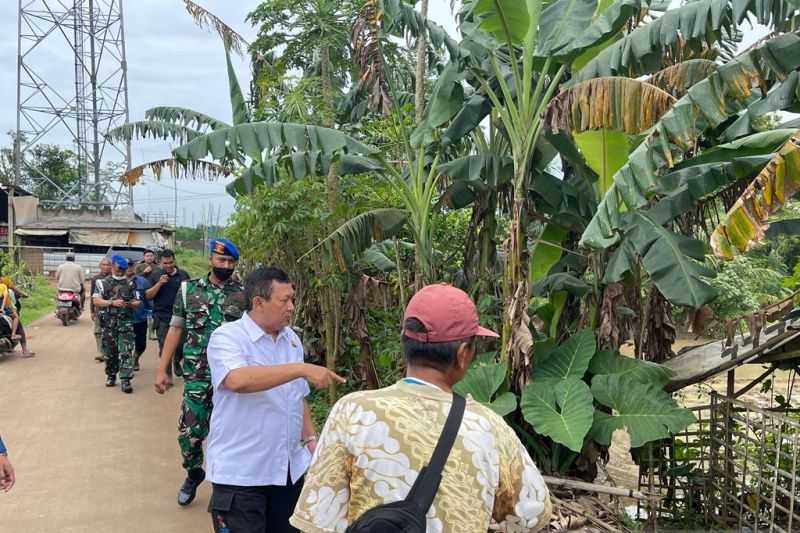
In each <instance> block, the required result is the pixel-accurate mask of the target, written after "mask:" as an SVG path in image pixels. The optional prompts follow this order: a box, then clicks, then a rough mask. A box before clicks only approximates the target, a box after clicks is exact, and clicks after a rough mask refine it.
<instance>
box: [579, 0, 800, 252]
mask: <svg viewBox="0 0 800 533" xmlns="http://www.w3.org/2000/svg"><path fill="white" fill-rule="evenodd" d="M699 3H701V2H694V3H692V4H689V5H695V4H699ZM799 66H800V37H798V36H797V35H794V34H786V35H782V36H780V37H776V38H774V39H771V40H769V41H767V42H766V43H765V44H764V45H763V46H761V47H760V48H757V49H754V50H751V51H750V52H748V53H746V54H744V55H742V56H739V57H737V58H736V59H735V60H733V61H730V62H729V63H727V64H725V65H723V66H721V67H720V68H719V69H718V70H717V71H716V72H715V73H714V74H712V75H711V76H709V77H708V78H707V79H705V80H703V81H702V82H700V83H697V84H696V85H694V86H693V87H692V88H691V89H689V92H688V93H687V94H686V95H685V96H683V97H682V98H681V99H680V100H678V101H677V102H676V103H675V105H674V106H673V107H672V109H671V110H670V111H668V112H667V113H666V114H665V115H664V116H663V117H661V120H659V121H658V123H657V124H656V125H655V126H654V127H653V129H652V132H651V133H650V134H649V135H648V136H647V138H646V139H645V140H644V141H643V142H642V143H641V144H640V145H639V146H638V147H637V148H636V149H635V150H634V151H633V152H632V153H631V155H630V157H629V159H628V162H627V163H626V164H625V166H623V167H622V168H621V169H620V170H619V171H618V172H617V173H616V174H615V175H614V185H613V186H612V187H611V188H610V189H609V190H608V192H607V193H606V195H605V197H604V198H603V200H602V202H600V204H599V205H598V207H597V213H596V214H595V216H594V217H593V219H592V221H591V222H590V224H589V226H588V227H587V228H586V230H585V231H584V234H583V236H582V238H581V244H582V245H585V246H587V245H588V246H592V247H595V248H607V247H609V246H611V245H613V244H614V243H616V242H617V241H618V239H619V235H618V233H617V232H618V230H619V229H620V228H621V218H620V214H621V213H622V212H623V211H624V210H635V209H639V208H641V207H643V206H645V205H647V204H648V203H649V202H650V199H651V197H652V195H653V193H654V189H655V187H656V185H657V183H658V181H659V179H660V178H659V176H660V174H661V173H662V171H663V170H664V169H667V168H670V167H671V166H673V165H675V163H677V162H678V161H679V160H680V158H681V157H682V155H683V154H684V153H685V152H686V151H687V150H689V149H690V148H693V147H694V146H695V141H696V140H697V139H698V137H699V136H700V135H701V134H702V133H703V132H704V131H706V129H708V128H713V127H716V126H718V125H719V124H721V123H722V122H724V121H725V120H727V119H728V117H730V116H733V115H735V114H736V113H738V112H740V111H742V110H743V109H745V108H746V106H747V105H748V104H749V103H750V100H751V98H752V94H753V92H754V90H757V89H755V87H757V86H758V85H760V84H763V83H766V82H767V81H768V80H770V79H775V78H776V77H779V76H786V75H788V74H789V72H791V70H792V69H794V68H797V67H799Z"/></svg>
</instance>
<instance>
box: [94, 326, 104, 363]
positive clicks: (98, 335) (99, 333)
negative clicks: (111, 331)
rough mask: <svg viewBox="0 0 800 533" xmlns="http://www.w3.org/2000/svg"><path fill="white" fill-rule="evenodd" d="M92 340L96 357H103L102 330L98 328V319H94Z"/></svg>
mask: <svg viewBox="0 0 800 533" xmlns="http://www.w3.org/2000/svg"><path fill="white" fill-rule="evenodd" d="M94 340H95V342H96V343H97V355H102V356H103V357H105V355H103V328H102V327H101V326H100V317H97V318H95V319H94Z"/></svg>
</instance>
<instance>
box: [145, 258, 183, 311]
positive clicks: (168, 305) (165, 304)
mask: <svg viewBox="0 0 800 533" xmlns="http://www.w3.org/2000/svg"><path fill="white" fill-rule="evenodd" d="M161 273H162V270H161V268H160V267H154V268H153V270H152V272H151V273H150V276H149V277H148V278H147V281H149V282H150V286H151V287H152V286H154V285H155V284H156V283H158V278H160V277H161ZM189 279H190V278H189V274H187V273H186V271H185V270H181V269H180V268H178V269H176V270H175V272H173V274H172V275H171V276H170V277H169V281H167V282H166V283H165V284H164V285H162V286H161V288H160V289H159V290H158V294H156V296H155V298H153V316H156V317H158V318H159V319H163V320H169V319H170V318H172V305H173V304H174V303H175V297H176V296H177V294H178V291H179V290H181V283H183V282H184V281H187V280H189Z"/></svg>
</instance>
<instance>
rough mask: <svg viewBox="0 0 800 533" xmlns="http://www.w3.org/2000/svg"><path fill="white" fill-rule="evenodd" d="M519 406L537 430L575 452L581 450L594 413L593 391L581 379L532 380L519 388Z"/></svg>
mask: <svg viewBox="0 0 800 533" xmlns="http://www.w3.org/2000/svg"><path fill="white" fill-rule="evenodd" d="M521 407H522V415H523V416H524V417H525V420H526V421H527V422H528V423H529V424H530V425H531V426H533V429H535V430H536V432H537V433H541V434H542V435H546V436H548V437H550V438H551V439H553V440H554V441H555V442H558V443H559V444H563V445H564V446H566V447H567V448H569V449H570V450H572V451H574V452H580V451H581V448H583V439H584V438H585V437H586V434H587V433H588V432H589V429H590V428H591V427H592V414H593V413H594V406H593V402H592V392H591V391H590V390H589V386H588V385H586V383H585V382H584V381H583V380H582V379H580V378H575V377H573V378H569V379H565V380H562V381H556V380H552V379H541V380H536V379H534V381H532V382H531V383H529V384H528V385H526V386H525V389H523V391H522V402H521Z"/></svg>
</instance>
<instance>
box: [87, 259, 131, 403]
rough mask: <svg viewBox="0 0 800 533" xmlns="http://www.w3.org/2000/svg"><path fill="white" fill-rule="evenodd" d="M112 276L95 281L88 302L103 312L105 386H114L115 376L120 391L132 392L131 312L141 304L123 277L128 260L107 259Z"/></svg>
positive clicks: (128, 280)
mask: <svg viewBox="0 0 800 533" xmlns="http://www.w3.org/2000/svg"><path fill="white" fill-rule="evenodd" d="M111 263H112V271H111V272H112V275H111V276H109V277H107V278H104V279H101V280H98V281H97V283H96V284H95V291H94V294H92V300H93V302H94V306H95V308H98V309H105V317H104V319H103V324H102V344H103V354H104V355H105V357H106V387H113V386H114V385H116V381H117V373H119V379H120V385H121V388H122V392H124V393H127V394H130V393H131V392H133V387H132V386H131V379H133V362H134V355H133V348H134V332H133V310H134V309H136V308H137V307H138V306H140V305H141V303H142V302H141V300H139V299H138V298H137V297H136V285H135V284H134V282H133V280H131V279H129V278H128V277H127V275H126V270H127V268H128V261H127V260H126V259H125V258H124V257H121V256H118V255H115V256H112V257H111Z"/></svg>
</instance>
